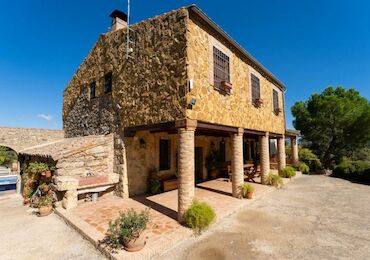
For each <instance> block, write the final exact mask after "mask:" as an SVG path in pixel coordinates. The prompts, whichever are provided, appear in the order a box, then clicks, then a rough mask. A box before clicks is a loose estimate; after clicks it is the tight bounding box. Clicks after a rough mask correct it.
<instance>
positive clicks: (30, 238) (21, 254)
mask: <svg viewBox="0 0 370 260" xmlns="http://www.w3.org/2000/svg"><path fill="white" fill-rule="evenodd" d="M0 259H1V260H5V259H16V260H22V259H27V260H32V259H86V260H95V259H105V258H104V257H103V256H102V255H101V254H100V253H99V252H98V251H97V250H95V248H94V247H93V246H92V245H91V244H90V243H89V242H88V241H86V240H84V239H82V237H81V235H80V234H78V233H77V232H76V231H74V230H73V229H72V228H70V227H69V226H67V225H66V224H65V223H64V222H63V220H61V219H60V218H59V217H58V216H57V215H55V214H51V215H49V216H47V217H42V218H40V217H37V216H35V215H33V214H32V209H30V208H29V207H25V206H23V205H22V200H21V197H20V196H19V195H17V194H14V193H10V192H6V193H0Z"/></svg>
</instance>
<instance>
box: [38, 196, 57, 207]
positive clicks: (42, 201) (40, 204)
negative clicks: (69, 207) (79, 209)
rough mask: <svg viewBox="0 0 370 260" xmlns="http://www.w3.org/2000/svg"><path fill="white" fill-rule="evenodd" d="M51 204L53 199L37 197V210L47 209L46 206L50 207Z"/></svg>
mask: <svg viewBox="0 0 370 260" xmlns="http://www.w3.org/2000/svg"><path fill="white" fill-rule="evenodd" d="M53 202H54V199H53V197H51V196H48V195H45V196H41V197H39V199H38V204H37V206H38V207H39V208H41V207H48V206H52V205H53Z"/></svg>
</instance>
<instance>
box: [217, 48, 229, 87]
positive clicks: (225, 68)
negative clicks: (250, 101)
mask: <svg viewBox="0 0 370 260" xmlns="http://www.w3.org/2000/svg"><path fill="white" fill-rule="evenodd" d="M212 55H213V84H214V87H215V89H217V90H225V89H224V88H223V86H222V82H223V81H224V82H228V83H231V70H230V57H229V55H228V54H226V53H225V52H224V51H222V50H221V49H220V48H217V47H216V46H213V48H212Z"/></svg>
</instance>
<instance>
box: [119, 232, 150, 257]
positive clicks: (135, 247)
mask: <svg viewBox="0 0 370 260" xmlns="http://www.w3.org/2000/svg"><path fill="white" fill-rule="evenodd" d="M146 238H147V237H146V234H145V232H142V233H141V234H140V236H139V237H138V238H136V239H133V240H131V241H129V242H124V243H123V247H124V248H125V250H126V251H128V252H136V251H139V250H141V249H143V248H144V246H145V245H146Z"/></svg>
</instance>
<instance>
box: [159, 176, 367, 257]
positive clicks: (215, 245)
mask: <svg viewBox="0 0 370 260" xmlns="http://www.w3.org/2000/svg"><path fill="white" fill-rule="evenodd" d="M159 259H171V260H172V259H212V260H217V259H370V186H366V185H361V184H355V183H351V182H348V181H345V180H341V179H336V178H331V177H328V176H307V175H305V176H303V177H301V178H299V179H297V180H295V181H294V182H293V183H290V184H289V185H287V186H286V187H284V188H283V189H281V190H277V191H276V192H272V193H269V194H267V195H266V196H265V197H263V198H261V199H259V200H256V201H255V202H254V203H253V204H252V205H251V206H250V207H248V208H245V209H243V210H242V211H239V212H238V213H236V214H234V215H232V216H230V217H229V218H227V219H225V220H224V221H222V222H221V223H216V224H214V226H213V228H212V229H211V230H209V231H207V232H206V233H204V234H203V235H202V236H200V237H197V238H192V239H191V240H189V241H187V242H185V243H182V244H179V245H178V246H177V247H175V248H173V249H171V250H170V251H168V252H166V253H165V254H164V255H163V256H161V257H160V258H159Z"/></svg>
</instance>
